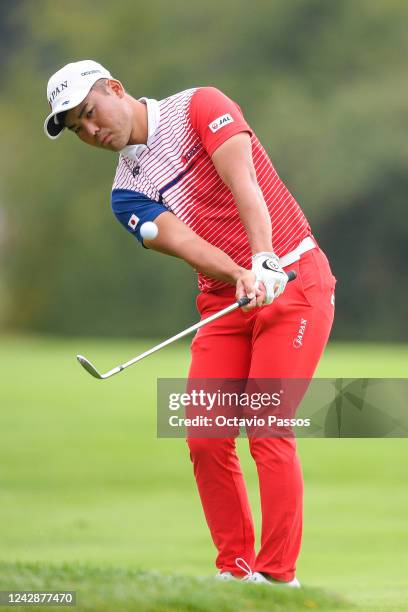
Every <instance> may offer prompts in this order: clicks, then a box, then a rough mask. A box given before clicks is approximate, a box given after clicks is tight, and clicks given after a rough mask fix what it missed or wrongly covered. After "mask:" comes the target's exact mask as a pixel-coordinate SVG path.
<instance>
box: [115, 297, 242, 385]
mask: <svg viewBox="0 0 408 612" xmlns="http://www.w3.org/2000/svg"><path fill="white" fill-rule="evenodd" d="M241 305H242V304H240V303H239V302H235V303H234V304H231V305H230V306H227V307H226V308H223V309H222V310H220V311H219V312H216V313H215V314H213V315H211V316H209V317H206V318H205V319H202V320H201V321H199V322H198V323H196V324H195V325H192V326H191V327H188V328H187V329H184V330H183V331H181V332H179V333H178V334H176V335H175V336H172V337H171V338H168V339H167V340H164V342H161V343H160V344H157V345H156V346H154V347H153V348H151V349H149V350H148V351H145V352H144V353H142V354H141V355H138V356H137V357H134V358H133V359H131V360H130V361H126V363H123V364H122V365H120V366H118V367H117V368H114V369H113V370H111V371H110V372H107V374H110V375H112V374H117V373H118V372H121V371H122V370H124V369H125V368H128V367H129V366H131V365H133V364H134V363H137V362H138V361H141V360H142V359H144V358H145V357H148V356H149V355H152V354H153V353H155V352H156V351H160V349H162V348H164V347H165V346H168V345H169V344H172V343H173V342H176V341H177V340H180V339H181V338H184V336H188V335H189V334H192V333H193V332H195V331H197V330H198V329H200V327H203V326H204V325H207V324H208V323H211V322H212V321H215V320H216V319H219V318H220V317H223V316H224V315H226V314H228V313H230V312H233V311H234V310H236V309H237V308H240V306H241Z"/></svg>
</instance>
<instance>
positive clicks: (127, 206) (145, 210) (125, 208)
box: [111, 189, 168, 244]
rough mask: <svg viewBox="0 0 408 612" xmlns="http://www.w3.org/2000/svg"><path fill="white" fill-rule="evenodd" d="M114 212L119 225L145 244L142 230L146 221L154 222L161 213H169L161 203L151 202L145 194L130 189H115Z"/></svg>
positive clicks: (113, 194) (112, 202)
mask: <svg viewBox="0 0 408 612" xmlns="http://www.w3.org/2000/svg"><path fill="white" fill-rule="evenodd" d="M111 206H112V211H113V214H114V215H115V217H116V218H117V220H118V221H119V223H121V224H122V225H123V227H124V228H125V229H126V230H127V231H128V232H130V233H131V234H133V236H134V237H135V238H136V239H137V240H138V241H139V242H141V243H142V244H143V238H142V237H141V235H140V228H141V226H142V225H143V223H145V222H146V221H154V220H155V219H156V218H157V217H158V216H159V215H161V213H163V212H168V210H167V208H166V207H165V206H164V205H163V204H161V203H160V202H155V201H154V200H151V199H150V198H148V197H147V196H145V195H144V194H143V193H139V192H136V191H130V190H128V189H113V191H112V196H111Z"/></svg>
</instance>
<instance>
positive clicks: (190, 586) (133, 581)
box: [0, 563, 350, 612]
mask: <svg viewBox="0 0 408 612" xmlns="http://www.w3.org/2000/svg"><path fill="white" fill-rule="evenodd" d="M10 589H16V590H19V589H21V590H37V591H38V590H39V591H42V590H45V591H47V590H75V591H76V594H77V605H76V606H75V608H74V609H75V610H78V611H81V612H82V611H83V612H91V611H92V612H93V611H95V612H108V611H109V612H111V611H112V612H113V611H118V612H119V611H120V612H128V611H129V612H134V611H137V612H237V611H242V612H243V611H246V610H248V611H251V610H257V611H259V612H267V611H272V612H273V611H275V610H324V611H325V612H328V611H329V610H342V609H350V604H349V603H347V602H346V601H344V600H340V599H339V598H338V597H336V596H335V595H331V594H329V593H327V592H325V591H323V590H321V589H317V588H303V589H283V588H279V587H276V586H269V585H265V586H264V585H249V584H239V583H237V582H234V583H217V582H216V581H215V580H214V579H210V578H194V577H191V576H182V575H165V574H161V573H159V572H143V571H137V570H130V569H120V568H105V569H101V568H97V567H92V566H89V565H82V564H81V565H77V564H75V565H73V564H65V565H61V566H52V565H41V564H5V563H1V564H0V590H10ZM19 609H27V610H29V609H32V606H30V607H29V606H25V607H23V608H19ZM37 609H38V608H37ZM65 609H67V608H65Z"/></svg>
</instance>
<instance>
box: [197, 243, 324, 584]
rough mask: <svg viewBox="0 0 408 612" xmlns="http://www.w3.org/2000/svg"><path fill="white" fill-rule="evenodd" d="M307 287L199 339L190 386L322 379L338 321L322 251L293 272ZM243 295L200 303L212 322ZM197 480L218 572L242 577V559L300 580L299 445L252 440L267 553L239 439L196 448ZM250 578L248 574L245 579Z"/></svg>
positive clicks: (295, 286) (215, 296)
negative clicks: (206, 381)
mask: <svg viewBox="0 0 408 612" xmlns="http://www.w3.org/2000/svg"><path fill="white" fill-rule="evenodd" d="M289 269H291V270H295V271H296V273H297V278H296V279H295V280H294V281H292V282H291V283H288V285H287V287H286V289H285V291H284V293H283V294H282V295H281V296H280V297H279V298H278V299H277V300H275V301H274V302H273V303H272V304H270V305H268V306H263V307H261V308H256V309H255V310H252V311H250V312H247V313H246V312H243V311H242V310H241V309H239V310H237V311H235V312H233V313H230V314H228V315H226V316H225V317H223V318H221V319H219V320H217V321H214V322H213V323H210V324H209V325H207V326H205V327H203V328H202V329H200V330H199V332H198V333H197V335H196V336H195V338H194V340H193V342H192V346H191V352H192V361H191V366H190V371H189V378H243V379H246V378H262V379H265V378H308V379H309V378H312V376H313V373H314V371H315V369H316V366H317V364H318V361H319V358H320V356H321V354H322V352H323V350H324V347H325V345H326V343H327V340H328V337H329V333H330V329H331V326H332V322H333V315H334V286H335V282H336V281H335V278H334V277H333V275H332V273H331V271H330V266H329V263H328V261H327V259H326V257H325V255H324V253H323V252H322V251H321V250H320V249H319V248H318V247H317V248H315V249H313V250H311V251H308V252H307V253H304V254H303V255H302V256H301V259H300V260H299V261H297V262H295V263H294V264H291V265H290V266H288V268H287V270H289ZM234 293H235V290H234V288H233V287H231V289H229V288H228V289H225V290H223V291H219V292H216V293H208V294H200V295H199V296H198V299H197V306H198V309H199V311H200V313H201V316H202V318H204V317H207V316H209V315H210V314H213V313H214V312H217V311H218V310H220V309H221V308H224V307H225V306H227V305H229V304H230V303H232V302H233V301H234ZM187 442H188V446H189V449H190V457H191V460H192V462H193V466H194V475H195V478H196V481H197V486H198V491H199V494H200V498H201V502H202V505H203V509H204V513H205V517H206V520H207V523H208V527H209V529H210V531H211V535H212V538H213V541H214V544H215V546H216V548H217V550H218V556H217V559H216V566H217V567H218V568H219V569H220V570H221V571H230V572H232V573H234V574H236V575H239V574H240V572H239V570H238V571H237V566H236V564H235V559H236V558H237V557H242V558H244V559H245V560H246V562H247V563H248V564H249V565H250V567H251V568H252V570H253V571H257V572H265V573H267V574H269V575H270V576H272V577H273V578H275V579H277V580H282V581H289V580H292V579H293V578H294V576H295V569H296V560H297V558H298V555H299V551H300V545H301V537H302V510H303V479H302V472H301V466H300V462H299V458H298V456H297V453H296V442H295V440H294V439H293V438H256V437H253V438H250V439H249V445H250V452H251V455H252V457H253V458H254V460H255V463H256V467H257V471H258V478H259V491H260V498H261V510H262V535H261V548H260V550H259V552H258V554H257V555H256V554H255V548H254V526H253V521H252V515H251V509H250V505H249V501H248V496H247V491H246V486H245V481H244V478H243V474H242V471H241V467H240V464H239V459H238V457H237V454H236V451H235V439H234V438H189V439H188V440H187ZM241 573H242V572H241Z"/></svg>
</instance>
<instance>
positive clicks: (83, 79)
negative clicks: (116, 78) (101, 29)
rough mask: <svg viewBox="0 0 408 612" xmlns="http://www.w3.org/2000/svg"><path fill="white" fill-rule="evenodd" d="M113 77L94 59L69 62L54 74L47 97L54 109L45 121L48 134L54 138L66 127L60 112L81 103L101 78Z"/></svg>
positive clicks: (49, 82) (45, 129) (45, 130)
mask: <svg viewBox="0 0 408 612" xmlns="http://www.w3.org/2000/svg"><path fill="white" fill-rule="evenodd" d="M111 78H112V75H111V74H110V72H109V71H108V70H106V68H104V67H103V66H101V64H98V63H97V62H94V61H93V60H82V61H81V62H73V63H71V64H67V65H66V66H64V67H63V68H61V70H58V72H56V73H55V74H53V75H52V77H51V78H50V80H49V81H48V86H47V98H48V103H49V105H50V107H51V111H52V112H51V113H50V114H49V115H48V117H47V118H46V120H45V122H44V132H45V133H46V134H47V136H48V137H49V138H51V139H52V140H54V139H55V138H58V136H59V135H60V134H61V132H62V130H63V129H64V127H65V125H64V124H62V123H60V122H59V121H58V116H57V115H58V113H61V112H63V111H67V110H70V109H71V108H74V107H75V106H77V105H78V104H80V103H81V102H82V100H84V99H85V98H86V96H87V95H88V94H89V92H90V89H91V87H92V85H93V84H94V83H96V81H98V80H99V79H111Z"/></svg>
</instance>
